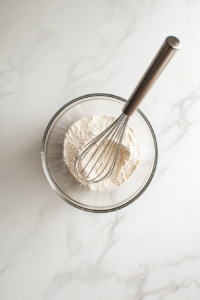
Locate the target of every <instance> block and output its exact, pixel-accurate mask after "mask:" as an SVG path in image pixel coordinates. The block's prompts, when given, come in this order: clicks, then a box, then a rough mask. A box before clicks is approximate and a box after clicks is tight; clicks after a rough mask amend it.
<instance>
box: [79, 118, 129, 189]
mask: <svg viewBox="0 0 200 300" xmlns="http://www.w3.org/2000/svg"><path fill="white" fill-rule="evenodd" d="M128 120H129V116H126V115H125V114H123V113H122V114H121V115H120V116H119V117H118V118H117V119H116V120H115V121H114V122H113V123H112V124H111V125H110V126H109V127H108V128H106V129H105V130H104V131H103V132H101V133H100V134H99V135H98V136H97V137H95V138H94V139H93V140H91V141H90V142H89V143H88V144H87V145H86V146H85V147H84V150H83V151H82V152H81V154H80V155H79V156H78V157H77V158H76V159H75V163H74V171H75V174H76V175H77V177H78V178H79V179H80V180H81V181H83V182H86V183H97V182H100V181H102V180H105V179H107V178H108V177H110V176H111V174H112V173H113V171H114V168H115V165H116V162H117V158H118V155H119V151H120V147H121V144H122V139H123V136H124V132H125V129H126V125H127V123H128Z"/></svg>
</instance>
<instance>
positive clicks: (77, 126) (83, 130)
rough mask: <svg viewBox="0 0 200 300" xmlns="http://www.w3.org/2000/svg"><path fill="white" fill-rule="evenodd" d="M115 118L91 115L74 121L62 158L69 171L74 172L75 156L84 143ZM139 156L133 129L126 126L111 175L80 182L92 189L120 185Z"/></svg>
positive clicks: (66, 138) (137, 161)
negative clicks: (95, 180)
mask: <svg viewBox="0 0 200 300" xmlns="http://www.w3.org/2000/svg"><path fill="white" fill-rule="evenodd" d="M115 120H116V118H114V117H111V116H91V117H87V118H84V119H81V120H79V121H77V122H76V123H74V124H73V125H72V126H71V127H70V129H69V130H68V132H67V133H66V136H65V141H64V159H65V162H66V164H67V166H68V168H69V170H70V171H71V173H72V174H73V175H74V176H75V177H76V179H77V180H78V181H80V179H78V178H77V176H76V174H75V172H74V162H75V158H76V157H77V156H78V155H79V154H80V153H81V152H82V151H83V149H84V147H85V145H86V144H87V143H88V142H89V141H90V140H92V139H93V138H94V137H96V136H97V135H98V134H100V133H101V132H102V131H103V130H105V129H106V128H107V127H108V126H109V125H111V124H112V123H113V122H114V121H115ZM139 158H140V147H139V144H138V141H137V137H136V135H135V134H134V132H133V130H132V129H131V128H130V127H129V126H127V127H126V130H125V134H124V137H123V140H122V146H121V148H120V152H119V156H118V159H117V163H116V166H115V169H114V171H113V173H112V175H111V176H110V177H109V178H107V179H106V180H103V181H100V182H97V183H89V184H87V183H85V182H81V181H80V182H81V183H82V184H84V185H85V186H87V187H88V188H90V189H92V190H108V189H113V188H116V187H118V186H120V185H121V184H122V183H123V182H125V181H126V180H127V179H128V178H129V177H130V176H131V175H132V174H133V172H134V171H135V169H136V167H137V165H138V163H139Z"/></svg>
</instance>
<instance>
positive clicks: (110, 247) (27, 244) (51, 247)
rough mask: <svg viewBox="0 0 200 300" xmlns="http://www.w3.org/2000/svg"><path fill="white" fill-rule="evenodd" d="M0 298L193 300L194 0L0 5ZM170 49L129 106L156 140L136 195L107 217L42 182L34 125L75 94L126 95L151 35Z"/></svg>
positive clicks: (198, 236)
mask: <svg viewBox="0 0 200 300" xmlns="http://www.w3.org/2000/svg"><path fill="white" fill-rule="evenodd" d="M0 7H1V9H0V41H1V47H0V122H1V138H0V147H1V156H0V170H1V171H0V172H1V180H0V243H1V247H0V299H2V300H13V299H15V300H27V299H29V300H36V299H37V300H58V299H59V300H63V299H70V300H79V299H81V300H88V299H93V300H102V299H105V300H108V299H109V300H110V299H111V300H129V299H131V300H163V299H165V300H175V299H176V300H188V299H192V300H198V299H200V218H199V215H200V189H199V170H198V168H199V167H200V155H199V153H200V139H199V136H200V135H199V133H200V122H199V121H200V34H199V32H200V18H199V12H200V1H198V0H196V1H195V0H182V1H181V0H179V1H178V0H177V1H175V0H162V1H159V0H148V1H147V0H145V1H144V0H143V1H139V0H138V1H136V0H135V1H131V0H116V1H113V0H101V1H97V0H93V1H92V0H82V1H81V0H74V1H70V0H58V1H56V0H49V1H47V0H35V1H25V0H17V1H14V0H2V1H1V2H0ZM168 35H175V36H177V37H179V38H180V40H181V42H182V44H183V47H182V49H181V50H180V51H179V53H177V54H176V56H175V57H174V58H173V60H172V61H171V62H170V65H169V66H168V67H167V69H166V70H165V72H164V73H163V74H162V76H161V77H160V78H159V79H158V81H157V82H156V84H155V85H154V87H153V88H152V90H151V91H150V92H149V94H148V96H147V97H146V98H145V100H144V101H143V102H142V104H141V105H140V109H141V110H142V111H143V112H144V113H145V114H146V116H147V117H148V119H149V120H150V122H151V124H152V126H153V128H154V130H155V133H156V136H157V140H158V147H159V161H158V167H157V171H156V174H155V177H154V179H153V181H152V183H151V184H150V186H149V187H148V189H147V190H146V191H145V193H144V194H143V195H142V196H141V197H140V198H139V199H138V200H137V201H135V202H134V203H132V204H131V205H129V206H128V207H126V208H124V209H122V210H120V211H116V212H113V213H108V214H92V213H87V212H84V211H80V210H78V209H75V208H74V207H72V206H70V205H68V204H67V203H65V202H64V201H63V200H62V199H60V198H59V197H58V196H57V195H56V194H55V193H54V191H53V190H52V189H51V187H50V185H49V184H48V182H47V180H46V178H45V175H44V173H43V170H42V166H41V159H40V145H41V140H42V136H43V133H44V130H45V127H46V125H47V123H48V122H49V120H50V118H51V117H52V115H53V114H54V113H55V112H56V111H57V110H58V109H59V108H60V107H61V106H62V105H64V104H65V103H66V102H68V101H70V100H71V99H73V98H75V97H78V96H81V95H84V94H87V93H93V92H94V93H98V92H102V93H111V94H115V95H119V96H122V97H124V98H128V96H129V94H130V93H131V92H132V90H133V88H134V87H135V85H136V84H137V82H138V81H139V79H140V77H141V76H142V74H143V72H144V71H145V69H146V67H147V66H148V64H149V63H150V61H151V59H152V58H153V56H154V55H155V53H156V52H157V50H158V48H159V47H160V45H161V43H162V42H163V40H164V38H165V37H166V36H168Z"/></svg>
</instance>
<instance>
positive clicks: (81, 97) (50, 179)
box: [41, 93, 158, 213]
mask: <svg viewBox="0 0 200 300" xmlns="http://www.w3.org/2000/svg"><path fill="white" fill-rule="evenodd" d="M92 97H109V98H114V99H117V100H120V101H122V102H127V100H125V99H124V98H122V97H119V96H116V95H112V94H107V93H106V94H105V93H93V94H87V95H83V96H80V97H77V98H75V99H73V100H71V101H69V102H67V103H66V104H65V105H63V106H62V107H61V108H60V109H59V110H58V111H57V112H56V113H55V114H54V115H53V117H52V118H51V120H50V121H49V123H48V125H47V127H46V129H45V132H44V135H43V139H42V145H41V159H42V166H43V170H44V173H45V176H46V178H47V180H48V182H49V184H50V185H51V187H52V188H53V190H54V191H55V192H56V193H57V194H58V195H59V196H60V197H61V198H62V199H63V200H64V201H65V202H67V203H69V204H70V205H72V206H74V207H76V208H78V209H81V210H84V211H88V212H93V213H105V212H111V211H116V210H119V209H121V208H123V207H125V206H127V205H129V204H131V203H132V202H134V201H135V200H136V199H138V198H139V197H140V196H141V195H142V194H143V193H144V191H145V190H146V189H147V187H148V186H149V184H150V182H151V181H152V179H153V176H154V174H155V171H156V167H157V162H158V145H157V140H156V135H155V133H154V130H153V128H152V126H151V124H150V122H149V120H148V119H147V117H146V116H145V115H144V113H143V112H142V111H141V110H140V109H137V112H138V113H139V114H140V116H141V117H142V118H143V119H144V121H145V122H146V124H147V126H148V127H149V130H150V132H151V135H152V138H153V142H154V149H155V157H154V164H153V168H152V171H151V174H150V176H149V178H148V180H147V182H146V184H145V185H144V186H143V188H142V189H141V190H140V192H139V193H138V194H137V195H135V196H134V197H133V198H131V199H130V200H129V201H127V202H126V203H123V204H121V205H118V206H116V207H113V208H107V209H103V208H102V209H94V208H89V207H83V206H81V205H78V204H76V203H74V202H73V201H74V199H72V198H70V197H69V196H66V194H65V193H63V191H62V190H61V189H60V188H59V186H58V185H57V184H56V182H55V181H54V179H53V177H52V175H51V172H50V171H49V168H48V165H47V163H46V157H45V145H46V142H47V141H48V140H47V136H48V133H49V129H50V128H51V125H52V124H53V122H54V120H55V119H56V118H57V116H58V115H59V114H60V113H61V112H62V111H63V110H64V109H65V108H66V107H68V106H70V105H71V104H73V103H75V102H78V101H80V100H82V99H85V98H92ZM75 201H76V200H75Z"/></svg>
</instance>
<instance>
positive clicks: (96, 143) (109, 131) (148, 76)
mask: <svg viewBox="0 0 200 300" xmlns="http://www.w3.org/2000/svg"><path fill="white" fill-rule="evenodd" d="M180 48H181V43H180V41H179V39H177V38H176V37H174V36H169V37H167V38H166V39H165V41H164V43H163V44H162V46H161V48H160V49H159V51H158V53H157V54H156V56H155V57H154V59H153V61H152V62H151V64H150V66H149V67H148V69H147V70H146V72H145V74H144V75H143V77H142V78H141V80H140V81H139V83H138V85H137V86H136V88H135V90H134V91H133V93H132V94H131V96H130V97H129V99H128V101H127V102H126V104H125V105H124V107H123V109H122V114H121V115H120V116H119V117H118V118H117V119H116V120H115V121H114V122H113V123H112V124H111V125H110V126H109V127H108V128H106V129H105V130H104V131H103V132H101V133H100V134H99V135H98V136H97V137H95V138H94V139H93V140H91V141H90V142H89V143H88V144H87V145H86V146H85V147H84V150H83V151H82V152H81V154H80V155H79V156H78V157H77V158H76V159H75V163H74V171H75V174H76V176H77V177H78V178H79V179H80V180H81V181H83V182H85V183H87V184H89V183H97V182H100V181H102V180H105V179H107V178H108V177H110V176H111V174H112V173H113V171H114V169H115V165H116V162H117V159H118V156H119V151H120V147H121V144H122V140H123V136H124V133H125V129H126V125H127V123H128V120H129V117H130V116H132V115H133V113H134V111H135V110H136V108H137V106H138V105H139V103H140V101H141V100H142V99H143V97H144V96H145V94H146V93H147V91H148V90H149V88H150V87H151V86H152V84H153V83H154V82H155V80H156V79H157V77H158V76H159V75H160V73H161V72H162V70H163V69H164V67H165V66H166V65H167V63H168V62H169V60H170V59H171V57H172V56H173V54H174V53H175V51H176V50H178V49H180Z"/></svg>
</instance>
